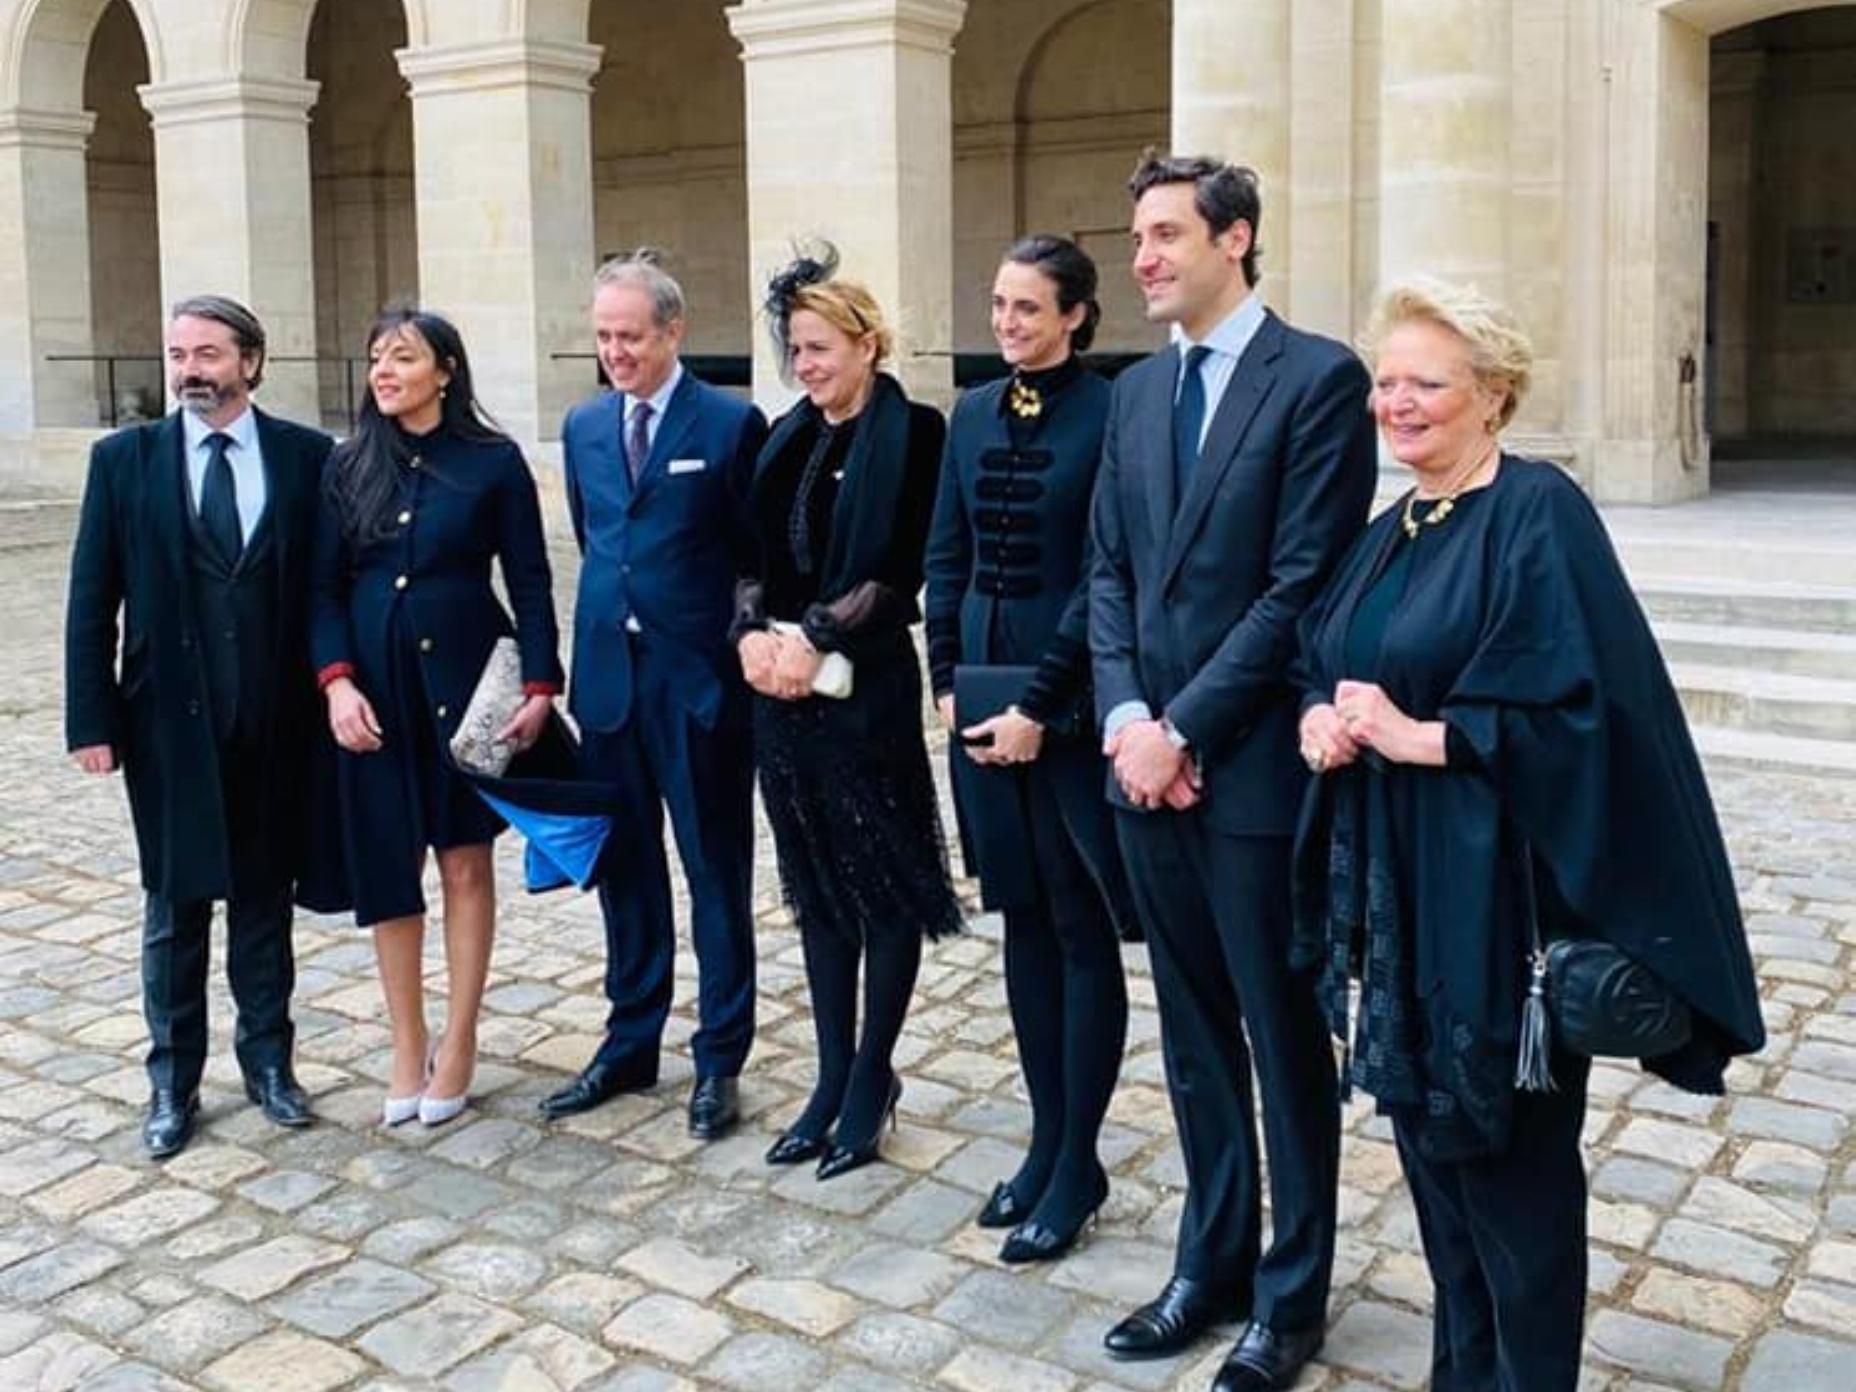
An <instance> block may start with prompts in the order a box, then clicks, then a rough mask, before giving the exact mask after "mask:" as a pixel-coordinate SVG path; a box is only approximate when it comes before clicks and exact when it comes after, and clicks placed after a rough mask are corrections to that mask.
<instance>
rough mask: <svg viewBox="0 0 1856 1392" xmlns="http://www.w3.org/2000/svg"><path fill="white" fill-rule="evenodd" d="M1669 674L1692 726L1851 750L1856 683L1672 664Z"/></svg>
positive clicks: (1855, 726)
mask: <svg viewBox="0 0 1856 1392" xmlns="http://www.w3.org/2000/svg"><path fill="white" fill-rule="evenodd" d="M1669 674H1670V676H1671V677H1672V678H1673V679H1674V681H1675V685H1676V690H1677V692H1678V693H1679V694H1680V695H1681V697H1682V707H1683V709H1684V710H1685V711H1687V713H1688V718H1689V721H1690V723H1691V724H1693V725H1696V726H1714V727H1721V728H1726V729H1732V730H1751V731H1756V732H1759V733H1763V734H1771V735H1787V736H1792V737H1795V738H1801V739H1811V740H1832V741H1847V742H1848V743H1849V744H1850V746H1851V748H1852V749H1853V750H1856V681H1842V680H1837V679H1835V678H1831V677H1803V676H1793V675H1790V674H1788V673H1783V672H1765V671H1756V670H1751V669H1748V668H1745V667H1729V666H1720V665H1714V664H1703V663H1697V662H1676V663H1671V664H1670V667H1669Z"/></svg>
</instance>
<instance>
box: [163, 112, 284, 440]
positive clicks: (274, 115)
mask: <svg viewBox="0 0 1856 1392" xmlns="http://www.w3.org/2000/svg"><path fill="white" fill-rule="evenodd" d="M140 91H141V97H142V105H143V106H144V107H146V108H147V109H148V114H149V115H150V117H152V118H153V123H154V131H155V183H156V208H157V212H158V216H159V218H160V226H161V293H162V299H163V300H164V301H165V302H166V304H172V303H173V302H174V301H175V300H178V299H181V298H184V297H185V296H188V295H197V294H206V293H214V294H224V295H230V296H232V297H233V298H234V299H237V300H240V301H242V302H243V303H245V304H247V305H249V306H250V307H251V309H252V310H253V311H254V312H255V313H256V314H257V316H258V317H259V318H260V319H261V320H263V321H264V329H265V334H266V337H267V338H268V340H269V346H270V364H269V366H267V368H266V369H265V376H264V386H263V388H262V389H261V391H260V394H259V401H260V402H261V403H262V404H263V406H264V408H265V409H266V410H267V411H270V412H271V413H272V414H274V415H280V416H289V417H291V418H292V419H295V420H301V421H306V422H309V423H311V424H314V423H317V421H318V419H319V416H320V408H319V406H318V402H317V391H316V364H315V362H314V361H313V359H314V356H315V352H316V286H315V259H314V255H313V252H312V248H311V241H310V216H311V214H310V187H309V110H310V108H311V107H312V106H313V105H315V101H316V84H315V83H314V82H307V81H299V80H291V79H283V78H249V77H246V78H238V77H235V78H223V79H221V78H212V79H205V80H198V81H185V82H169V83H158V84H155V83H151V84H149V85H147V86H144V87H142V88H141V89H140Z"/></svg>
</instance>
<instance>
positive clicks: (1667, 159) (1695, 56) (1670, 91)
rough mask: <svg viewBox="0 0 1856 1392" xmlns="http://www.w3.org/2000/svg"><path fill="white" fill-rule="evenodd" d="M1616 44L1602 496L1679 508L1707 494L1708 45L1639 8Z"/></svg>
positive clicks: (1610, 100)
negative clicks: (1704, 343)
mask: <svg viewBox="0 0 1856 1392" xmlns="http://www.w3.org/2000/svg"><path fill="white" fill-rule="evenodd" d="M1609 40H1610V47H1609V48H1608V50H1607V58H1608V65H1609V67H1608V71H1609V76H1610V82H1609V83H1608V85H1607V89H1606V93H1605V101H1606V124H1607V127H1608V129H1607V131H1606V136H1607V139H1606V142H1605V146H1604V150H1605V153H1604V193H1605V200H1606V206H1605V241H1604V247H1605V258H1606V264H1605V285H1604V311H1603V326H1604V345H1605V353H1604V377H1603V407H1602V411H1601V422H1600V433H1599V438H1598V441H1597V445H1596V448H1595V458H1594V460H1593V467H1592V471H1591V476H1590V479H1589V483H1590V486H1591V489H1592V492H1593V493H1594V494H1595V495H1596V496H1597V497H1598V498H1600V499H1601V500H1604V501H1608V502H1637V503H1668V502H1676V501H1678V500H1680V499H1683V498H1691V497H1696V496H1699V495H1700V494H1703V493H1706V492H1707V491H1708V439H1707V437H1706V436H1705V435H1704V434H1702V431H1701V390H1702V386H1701V383H1702V374H1703V372H1704V370H1705V369H1704V366H1703V364H1702V363H1701V361H1700V359H1701V355H1702V308H1703V306H1702V297H1703V288H1704V285H1705V282H1706V274H1707V238H1708V204H1707V198H1708V63H1709V51H1708V36H1707V35H1706V34H1704V33H1702V32H1701V31H1700V30H1698V29H1694V28H1692V27H1690V26H1689V25H1687V24H1684V23H1682V22H1681V21H1680V20H1677V19H1672V18H1669V17H1668V16H1666V15H1662V14H1659V13H1657V12H1656V11H1654V10H1649V9H1637V8H1635V7H1632V8H1630V10H1629V12H1628V13H1627V14H1624V15H1622V16H1621V17H1620V18H1619V20H1618V22H1617V24H1616V25H1615V27H1614V29H1613V31H1612V33H1611V34H1610V36H1609Z"/></svg>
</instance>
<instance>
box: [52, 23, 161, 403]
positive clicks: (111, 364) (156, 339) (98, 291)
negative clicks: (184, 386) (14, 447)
mask: <svg viewBox="0 0 1856 1392" xmlns="http://www.w3.org/2000/svg"><path fill="white" fill-rule="evenodd" d="M147 81H148V51H147V49H146V47H145V46H144V45H143V42H142V31H141V28H140V26H139V25H138V24H137V22H136V18H135V14H134V12H133V11H132V10H131V9H130V8H129V4H128V0H110V3H109V4H108V5H107V6H105V7H104V10H103V13H102V14H101V15H100V16H98V19H97V27H96V29H95V30H94V31H93V33H92V35H91V40H90V52H89V55H88V57H87V58H86V59H85V63H84V108H85V110H87V111H89V112H91V113H92V114H93V115H94V116H95V117H96V125H95V127H94V128H93V129H92V131H91V135H90V143H89V145H88V147H87V148H86V149H85V152H84V185H85V194H86V197H87V200H88V204H89V222H90V248H89V257H90V261H89V265H90V351H91V352H92V353H93V354H95V355H96V356H97V357H98V359H99V362H98V363H97V366H96V368H95V373H96V391H97V397H98V400H97V405H98V411H97V415H96V417H95V419H96V420H98V421H101V422H104V423H106V424H111V425H114V424H119V423H122V422H125V421H129V420H139V419H147V418H151V417H154V416H158V415H160V414H161V412H162V409H163V403H164V401H165V394H164V388H163V373H162V369H161V324H162V319H163V313H162V306H161V241H160V229H159V224H158V219H157V217H156V211H155V137H154V130H153V128H152V127H151V125H150V123H149V119H148V113H147V112H146V111H144V110H143V109H142V103H141V101H140V99H139V98H138V97H137V95H136V89H137V87H139V86H141V85H142V84H143V83H145V82H147ZM48 423H60V422H48ZM63 423H67V424H80V423H82V424H89V423H90V422H88V421H86V422H75V421H73V422H63Z"/></svg>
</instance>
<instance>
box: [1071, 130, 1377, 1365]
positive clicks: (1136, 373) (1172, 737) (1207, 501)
mask: <svg viewBox="0 0 1856 1392" xmlns="http://www.w3.org/2000/svg"><path fill="white" fill-rule="evenodd" d="M1129 187H1130V191H1131V192H1132V194H1133V196H1134V223H1133V232H1134V266H1133V269H1134V275H1135V279H1136V281H1137V282H1138V283H1139V285H1140V288H1141V291H1142V293H1143V295H1144V296H1145V298H1146V301H1147V316H1148V318H1149V319H1152V320H1155V321H1159V322H1164V323H1168V324H1171V325H1172V326H1173V339H1174V341H1173V343H1172V345H1171V346H1169V347H1168V348H1166V349H1164V350H1162V351H1161V352H1159V353H1156V354H1154V355H1153V356H1152V357H1151V358H1148V359H1147V360H1146V361H1144V362H1142V363H1140V364H1138V365H1137V366H1135V367H1134V368H1132V369H1130V370H1129V371H1128V372H1127V373H1125V374H1124V375H1123V376H1122V377H1121V378H1120V379H1119V380H1118V381H1117V382H1116V383H1115V395H1114V401H1113V405H1112V407H1111V411H1110V415H1109V423H1108V430H1107V436H1106V438H1105V442H1104V446H1103V459H1102V467H1101V472H1100V474H1099V476H1098V482H1097V488H1096V502H1095V511H1094V519H1093V531H1094V537H1095V544H1096V548H1097V562H1096V566H1095V569H1094V571H1093V574H1092V579H1091V585H1090V648H1091V652H1092V656H1093V660H1094V666H1095V681H1096V693H1097V703H1098V704H1097V708H1098V713H1099V714H1100V715H1101V717H1102V718H1103V736H1104V742H1105V749H1106V752H1107V753H1108V755H1109V757H1110V758H1111V759H1112V760H1113V761H1114V769H1113V777H1112V779H1111V787H1110V797H1111V800H1112V801H1113V802H1114V803H1115V805H1116V808H1117V813H1116V825H1117V835H1118V839H1119V840H1120V842H1121V846H1122V851H1123V854H1124V857H1125V859H1126V862H1127V868H1128V873H1129V878H1130V880H1131V881H1132V884H1133V889H1134V894H1135V900H1136V904H1137V906H1138V908H1139V910H1140V914H1141V920H1142V922H1143V923H1144V924H1145V925H1146V928H1147V934H1148V943H1149V947H1150V950H1151V952H1152V955H1153V972H1154V987H1155V992H1156V995H1157V997H1158V1000H1159V1009H1160V1024H1161V1043H1162V1048H1163V1051H1164V1054H1165V1059H1166V1068H1167V1084H1168V1088H1169V1090H1170V1092H1171V1094H1172V1101H1173V1114H1174V1117H1175V1119H1176V1121H1177V1123H1178V1127H1179V1133H1180V1143H1181V1146H1182V1149H1183V1150H1184V1154H1185V1163H1186V1180H1187V1189H1186V1203H1185V1211H1184V1212H1183V1214H1182V1215H1181V1218H1180V1227H1179V1240H1178V1250H1177V1255H1176V1257H1175V1263H1174V1275H1173V1278H1172V1279H1171V1280H1170V1281H1169V1282H1168V1283H1167V1285H1166V1287H1165V1289H1164V1290H1162V1292H1161V1293H1160V1295H1159V1296H1158V1298H1156V1299H1155V1300H1153V1301H1152V1302H1150V1303H1149V1304H1147V1305H1144V1306H1142V1307H1141V1308H1140V1309H1138V1310H1136V1311H1135V1312H1134V1313H1132V1314H1131V1315H1130V1316H1129V1317H1128V1318H1127V1319H1125V1320H1123V1321H1122V1322H1121V1323H1120V1324H1118V1325H1117V1326H1115V1328H1114V1329H1112V1330H1111V1331H1110V1332H1109V1334H1108V1336H1107V1340H1106V1343H1107V1345H1108V1348H1109V1351H1110V1352H1111V1353H1114V1354H1116V1355H1118V1356H1120V1357H1124V1358H1143V1357H1148V1358H1152V1357H1164V1356H1167V1355H1170V1354H1172V1353H1175V1352H1177V1351H1178V1350H1180V1349H1181V1348H1184V1347H1185V1346H1186V1345H1187V1344H1189V1343H1190V1342H1191V1341H1192V1340H1193V1339H1194V1338H1195V1337H1196V1336H1197V1335H1198V1334H1199V1333H1200V1332H1201V1331H1202V1330H1204V1329H1205V1328H1206V1327H1208V1326H1209V1325H1212V1324H1214V1323H1217V1322H1220V1321H1222V1320H1225V1319H1231V1318H1236V1317H1239V1316H1244V1315H1247V1316H1248V1323H1247V1325H1246V1326H1245V1328H1244V1332H1243V1334H1242V1336H1241V1338H1240V1339H1239V1340H1238V1343H1237V1346H1236V1347H1235V1348H1234V1349H1233V1350H1232V1351H1231V1354H1230V1356H1229V1357H1228V1358H1227V1359H1226V1361H1225V1363H1224V1366H1223V1367H1222V1368H1221V1369H1220V1371H1219V1374H1218V1377H1217V1380H1216V1382H1215V1383H1214V1388H1215V1389H1216V1392H1259V1390H1260V1389H1264V1388H1283V1387H1288V1386H1289V1385H1290V1384H1291V1383H1293V1382H1294V1381H1295V1377H1296V1374H1297V1372H1298V1371H1299V1369H1300V1368H1301V1367H1302V1365H1303V1364H1304V1363H1306V1362H1307V1361H1308V1359H1309V1358H1311V1357H1312V1356H1313V1355H1314V1353H1315V1351H1316V1350H1317V1349H1318V1348H1319V1347H1320V1344H1321V1338H1322V1330H1323V1325H1324V1322H1325V1319H1326V1313H1327V1298H1328V1284H1329V1278H1330V1273H1331V1268H1332V1264H1333V1252H1334V1222H1335V1220H1334V1213H1335V1186H1336V1183H1337V1178H1338V1168H1339V1147H1340V1139H1339V1113H1338V1107H1337V1102H1336V1097H1335V1076H1334V1063H1333V1057H1332V1054H1331V1052H1330V1048H1329V1044H1328V1038H1327V1032H1326V1029H1325V1027H1324V1026H1323V1024H1322V1021H1321V1016H1320V1012H1319V1011H1318V1010H1317V1009H1316V1005H1315V997H1314V983H1313V979H1312V977H1311V976H1306V975H1302V974H1297V973H1294V972H1292V971H1291V970H1290V967H1289V937H1290V912H1289V864H1290V843H1291V835H1292V832H1293V830H1294V826H1295V818H1296V812H1297V809H1298V807H1299V806H1300V803H1301V795H1302V791H1303V786H1304V785H1303V779H1304V778H1305V777H1306V770H1305V769H1304V768H1303V767H1302V765H1301V762H1300V760H1299V758H1298V756H1297V752H1296V716H1297V710H1296V699H1295V696H1294V694H1293V692H1292V691H1291V690H1290V688H1289V686H1288V684H1287V682H1286V681H1285V680H1284V671H1285V668H1286V666H1287V664H1288V662H1289V659H1290V656H1291V654H1292V653H1293V651H1294V647H1295V625H1296V620H1297V618H1298V616H1299V615H1300V614H1301V612H1302V610H1303V609H1304V608H1305V607H1306V606H1307V605H1308V603H1309V601H1310V600H1312V599H1313V598H1314V596H1315V593H1316V592H1317V591H1318V590H1319V588H1320V586H1321V584H1322V582H1323V581H1324V579H1325V578H1326V577H1327V575H1328V573H1329V571H1330V570H1331V569H1332V568H1333V566H1334V564H1335V563H1336V562H1337V561H1338V560H1339V559H1340V557H1341V555H1342V553H1343V552H1344V551H1345V550H1346V548H1347V545H1348V543H1350V542H1351V541H1352V540H1353V538H1354V536H1355V535H1356V534H1357V533H1358V532H1359V530H1360V529H1361V527H1362V526H1363V525H1364V524H1365V521H1366V515H1367V509H1368V506H1369V504H1370V502H1371V500H1372V495H1373V488H1374V476H1375V453H1374V444H1373V432H1372V421H1371V419H1370V418H1369V416H1368V414H1367V410H1366V397H1367V387H1368V382H1367V374H1366V371H1365V369H1364V368H1362V367H1361V365H1360V363H1359V361H1358V359H1357V358H1355V357H1354V355H1353V354H1352V353H1351V352H1349V351H1348V350H1347V349H1346V348H1345V347H1343V346H1342V345H1340V344H1338V343H1334V342H1331V341H1329V340H1327V339H1323V338H1317V337H1316V336H1314V335H1312V334H1306V333H1301V332H1299V331H1297V330H1295V329H1292V328H1290V327H1289V326H1288V325H1286V324H1284V323H1283V322H1282V321H1281V320H1280V319H1278V318H1277V317H1276V316H1275V315H1273V314H1272V313H1270V312H1269V311H1268V310H1266V309H1264V308H1263V306H1262V303H1261V301H1260V300H1259V299H1258V297H1257V296H1256V294H1255V290H1254V287H1255V284H1256V279H1257V268H1256V260H1257V255H1258V247H1257V243H1256V236H1257V220H1258V216H1259V212H1260V207H1259V202H1260V200H1259V198H1258V193H1257V183H1256V176H1255V175H1254V174H1252V173H1251V172H1250V171H1249V170H1247V169H1242V168H1238V167H1235V166H1232V165H1228V164H1223V163H1220V162H1218V161H1216V160H1211V159H1170V158H1162V157H1159V156H1156V155H1153V154H1151V153H1150V154H1149V155H1148V156H1146V157H1145V158H1144V159H1143V161H1142V163H1141V165H1140V166H1139V167H1138V168H1137V169H1136V171H1135V174H1134V177H1133V179H1132V180H1131V181H1130V185H1129ZM1253 1060H1254V1063H1255V1065H1256V1073H1257V1080H1258V1083H1259V1085H1260V1088H1261V1092H1262V1095H1261V1097H1260V1098H1256V1099H1253V1097H1252V1088H1251V1066H1252V1062H1253ZM1259 1110H1261V1112H1262V1114H1263V1123H1264V1135H1265V1137H1266V1138H1267V1141H1268V1145H1269V1158H1270V1167H1269V1168H1270V1198H1271V1205H1270V1207H1271V1241H1270V1245H1269V1248H1268V1249H1267V1250H1266V1251H1260V1248H1261V1197H1260V1193H1259V1187H1260V1181H1259V1165H1258V1153H1257V1140H1256V1113H1257V1112H1258V1111H1259Z"/></svg>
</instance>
